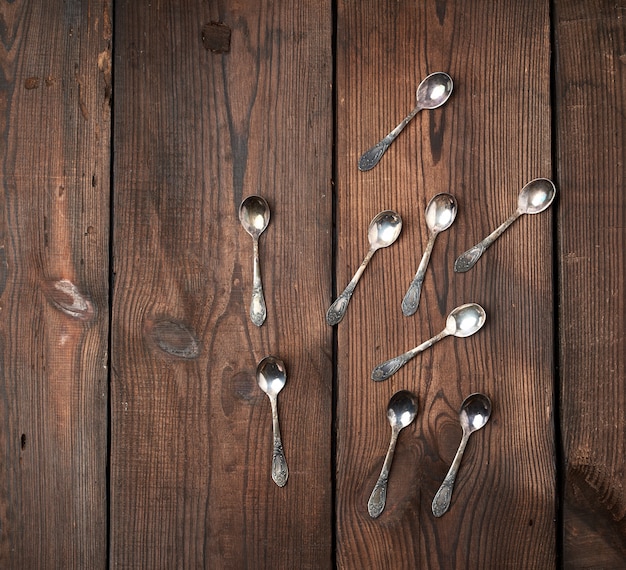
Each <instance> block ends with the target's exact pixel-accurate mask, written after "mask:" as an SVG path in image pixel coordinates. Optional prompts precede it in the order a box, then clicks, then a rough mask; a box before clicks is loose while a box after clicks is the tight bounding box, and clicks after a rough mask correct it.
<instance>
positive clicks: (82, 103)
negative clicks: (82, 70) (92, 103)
mask: <svg viewBox="0 0 626 570" xmlns="http://www.w3.org/2000/svg"><path fill="white" fill-rule="evenodd" d="M76 83H77V84H78V106H79V107H80V112H81V115H82V116H83V119H85V120H86V121H88V120H89V111H88V110H87V105H86V104H85V98H84V95H85V94H84V93H83V80H82V79H81V78H80V77H79V76H78V75H76Z"/></svg>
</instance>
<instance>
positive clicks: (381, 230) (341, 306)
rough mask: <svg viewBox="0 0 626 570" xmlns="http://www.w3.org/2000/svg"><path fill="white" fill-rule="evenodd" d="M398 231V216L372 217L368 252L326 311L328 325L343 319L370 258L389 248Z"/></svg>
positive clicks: (391, 214)
mask: <svg viewBox="0 0 626 570" xmlns="http://www.w3.org/2000/svg"><path fill="white" fill-rule="evenodd" d="M400 230H402V218H400V215H399V214H397V213H396V212H394V211H392V210H385V211H384V212H380V213H378V214H376V216H374V219H373V220H372V221H371V222H370V225H369V228H368V230H367V239H368V241H369V243H370V248H369V251H368V252H367V255H366V256H365V259H364V260H363V263H361V265H360V267H359V268H358V269H357V270H356V273H355V274H354V277H353V278H352V279H351V280H350V283H348V285H346V288H345V289H344V290H343V292H342V293H341V295H339V297H337V298H336V299H335V301H334V303H333V304H332V305H331V306H330V308H329V309H328V312H327V313H326V322H327V323H328V324H329V325H331V326H332V325H336V324H337V323H339V322H340V321H341V319H343V316H344V315H345V314H346V309H347V308H348V302H349V301H350V298H351V297H352V293H354V289H355V288H356V286H357V283H358V282H359V279H360V278H361V275H363V271H365V268H366V267H367V264H368V263H369V262H370V259H372V256H373V255H374V253H375V252H376V251H377V250H379V249H381V248H383V247H389V246H390V245H391V244H392V243H393V242H395V241H396V240H397V239H398V236H399V235H400Z"/></svg>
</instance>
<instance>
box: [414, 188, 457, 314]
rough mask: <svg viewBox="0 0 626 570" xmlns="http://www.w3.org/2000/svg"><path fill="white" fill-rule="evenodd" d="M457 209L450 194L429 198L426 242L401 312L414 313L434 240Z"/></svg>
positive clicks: (454, 199)
mask: <svg viewBox="0 0 626 570" xmlns="http://www.w3.org/2000/svg"><path fill="white" fill-rule="evenodd" d="M457 210H458V206H457V202H456V198H455V197H454V196H452V194H445V193H444V194H437V195H436V196H433V197H432V198H431V199H430V202H428V206H426V225H427V226H428V232H429V236H428V243H427V244H426V249H425V250H424V254H423V255H422V260H421V261H420V264H419V266H418V268H417V272H416V273H415V277H413V281H411V284H410V285H409V288H408V290H407V292H406V294H405V295H404V299H402V313H403V314H404V315H405V316H407V317H410V316H411V315H413V314H415V312H416V311H417V307H418V306H419V302H420V297H421V294H422V284H423V283H424V277H425V276H426V269H427V268H428V262H429V261H430V255H431V253H432V251H433V247H434V245H435V240H436V239H437V235H438V234H439V233H440V232H443V231H445V230H447V229H448V228H449V227H450V226H451V225H452V222H454V220H455V218H456V213H457Z"/></svg>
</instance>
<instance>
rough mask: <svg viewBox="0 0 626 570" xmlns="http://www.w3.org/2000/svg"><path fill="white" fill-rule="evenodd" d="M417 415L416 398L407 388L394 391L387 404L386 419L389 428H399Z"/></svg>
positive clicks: (408, 423) (406, 424)
mask: <svg viewBox="0 0 626 570" xmlns="http://www.w3.org/2000/svg"><path fill="white" fill-rule="evenodd" d="M415 416H417V398H416V397H415V395H414V394H412V393H411V392H409V391H408V390H400V391H399V392H396V393H395V394H394V395H393V396H391V399H390V400H389V405H388V406H387V419H388V420H389V425H390V426H391V429H398V430H401V429H403V428H405V427H406V426H408V425H410V424H411V423H412V422H413V420H414V419H415Z"/></svg>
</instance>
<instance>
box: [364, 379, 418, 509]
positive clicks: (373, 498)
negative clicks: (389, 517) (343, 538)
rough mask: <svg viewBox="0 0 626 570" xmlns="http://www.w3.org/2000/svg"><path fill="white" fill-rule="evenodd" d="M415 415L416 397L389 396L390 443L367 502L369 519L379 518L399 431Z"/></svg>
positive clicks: (405, 393) (402, 391) (401, 391)
mask: <svg viewBox="0 0 626 570" xmlns="http://www.w3.org/2000/svg"><path fill="white" fill-rule="evenodd" d="M416 415H417V396H415V395H414V394H412V393H411V392H409V391H407V390H400V391H399V392H396V393H395V394H394V395H393V396H391V399H390V400H389V405H388V406H387V419H388V420H389V424H390V425H391V441H390V442H389V449H388V450H387V455H386V456H385V461H384V463H383V468H382V469H381V471H380V476H379V477H378V481H376V485H374V489H373V490H372V494H371V495H370V498H369V501H368V502H367V511H368V512H369V514H370V517H372V518H374V519H375V518H376V517H379V516H380V514H381V513H382V512H383V510H384V508H385V503H386V502H387V482H388V480H389V471H390V470H391V462H392V461H393V454H394V452H395V450H396V442H397V441H398V434H399V433H400V430H402V429H403V428H405V427H406V426H408V425H409V424H410V423H411V422H412V421H413V420H414V419H415V416H416Z"/></svg>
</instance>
